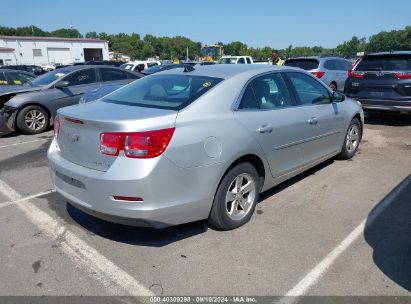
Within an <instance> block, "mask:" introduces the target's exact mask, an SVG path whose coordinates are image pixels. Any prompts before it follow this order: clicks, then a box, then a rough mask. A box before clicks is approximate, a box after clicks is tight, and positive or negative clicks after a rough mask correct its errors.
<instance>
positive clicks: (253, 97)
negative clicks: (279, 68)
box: [239, 73, 292, 110]
mask: <svg viewBox="0 0 411 304" xmlns="http://www.w3.org/2000/svg"><path fill="white" fill-rule="evenodd" d="M290 106H292V103H291V98H290V95H289V93H288V89H287V87H286V85H285V83H284V81H283V79H282V77H281V75H280V74H278V73H275V74H268V75H264V76H260V77H258V78H256V79H254V80H253V81H252V82H251V83H250V85H249V86H248V87H247V89H246V91H245V92H244V95H243V98H242V100H241V103H240V106H239V108H240V109H250V108H251V109H254V108H257V109H264V110H272V109H279V108H286V107H290Z"/></svg>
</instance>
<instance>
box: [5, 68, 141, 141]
mask: <svg viewBox="0 0 411 304" xmlns="http://www.w3.org/2000/svg"><path fill="white" fill-rule="evenodd" d="M140 77H142V75H141V74H139V73H135V72H129V71H123V70H120V69H119V68H115V67H109V66H90V65H84V66H70V67H66V68H61V69H58V70H54V71H50V72H48V73H47V74H44V75H42V76H40V77H37V78H36V79H34V80H33V81H32V82H31V85H32V87H28V88H27V89H25V90H22V89H20V90H16V91H12V92H8V93H5V94H1V93H0V108H1V110H0V134H6V133H10V132H12V131H14V130H15V129H19V130H21V131H23V132H24V133H27V134H37V133H41V132H44V131H45V130H46V129H47V128H48V127H49V125H52V124H53V118H54V116H55V114H56V111H57V109H59V108H62V107H65V106H71V105H74V104H77V103H78V102H79V99H80V97H81V96H82V95H83V93H84V92H85V91H86V90H87V89H91V88H98V87H100V86H103V85H109V84H112V85H115V84H118V85H120V84H127V83H129V82H131V81H133V80H135V79H138V78H140Z"/></svg>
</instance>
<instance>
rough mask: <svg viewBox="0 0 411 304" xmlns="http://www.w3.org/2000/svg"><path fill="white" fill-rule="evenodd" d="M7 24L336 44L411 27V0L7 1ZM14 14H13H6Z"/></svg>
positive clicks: (205, 39) (257, 42) (206, 39)
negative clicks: (72, 26)
mask: <svg viewBox="0 0 411 304" xmlns="http://www.w3.org/2000/svg"><path fill="white" fill-rule="evenodd" d="M1 3H2V4H1V6H0V7H1V12H2V14H1V19H0V25H2V26H11V27H17V26H25V25H31V24H33V25H35V26H38V27H40V28H42V29H43V30H47V31H52V30H55V29H57V28H67V27H68V26H69V25H70V24H72V25H74V27H75V28H76V29H77V30H79V31H80V32H81V33H82V34H83V35H84V34H85V33H86V32H89V31H96V32H106V33H108V34H116V33H119V32H123V33H128V34H129V33H132V32H136V33H139V34H140V35H141V37H144V35H145V34H152V35H155V36H178V35H181V36H186V37H188V38H190V39H192V40H194V41H198V42H202V43H203V44H214V43H216V42H219V41H221V42H223V43H228V42H231V41H241V42H244V43H246V44H247V45H248V46H252V47H263V46H269V47H272V48H285V47H288V46H289V45H293V46H315V45H321V46H323V47H327V48H328V47H335V46H337V45H338V44H340V43H342V42H343V41H346V40H349V39H351V37H352V36H357V37H359V38H361V37H367V38H368V37H369V36H371V35H373V34H376V33H378V32H380V31H390V30H394V29H403V28H404V27H405V26H407V25H411V17H410V12H411V1H410V0H391V1H386V0H374V1H372V0H357V1H355V0H340V1H326V0H281V1H277V0H254V1H250V0H248V1H247V0H236V1H235V0H220V1H217V0H203V1H194V0H191V1H189V0H174V1H170V0H168V1H166V0H151V1H150V0H134V1H131V0H117V1H115V0H110V1H109V0H98V1H97V0H82V1H79V0H41V1H23V2H21V1H18V2H16V1H4V0H1ZM6 12H7V13H6Z"/></svg>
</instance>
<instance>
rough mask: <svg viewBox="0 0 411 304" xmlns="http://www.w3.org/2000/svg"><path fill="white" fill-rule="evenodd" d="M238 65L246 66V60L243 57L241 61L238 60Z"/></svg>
mask: <svg viewBox="0 0 411 304" xmlns="http://www.w3.org/2000/svg"><path fill="white" fill-rule="evenodd" d="M237 64H245V60H244V58H243V57H241V58H240V59H238V61H237Z"/></svg>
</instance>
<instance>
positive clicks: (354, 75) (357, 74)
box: [348, 69, 365, 78]
mask: <svg viewBox="0 0 411 304" xmlns="http://www.w3.org/2000/svg"><path fill="white" fill-rule="evenodd" d="M348 77H350V78H364V77H365V72H356V71H353V70H352V69H349V70H348Z"/></svg>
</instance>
